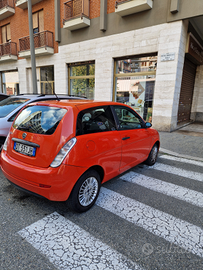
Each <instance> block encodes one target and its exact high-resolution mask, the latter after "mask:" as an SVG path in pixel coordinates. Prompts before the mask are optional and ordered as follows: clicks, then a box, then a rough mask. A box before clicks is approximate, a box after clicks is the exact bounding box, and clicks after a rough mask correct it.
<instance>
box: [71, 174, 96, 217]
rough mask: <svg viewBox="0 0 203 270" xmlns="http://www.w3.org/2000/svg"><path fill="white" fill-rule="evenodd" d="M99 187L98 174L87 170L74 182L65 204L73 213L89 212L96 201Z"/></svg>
mask: <svg viewBox="0 0 203 270" xmlns="http://www.w3.org/2000/svg"><path fill="white" fill-rule="evenodd" d="M100 187H101V179H100V175H99V174H98V172H96V171H95V170H89V171H87V172H85V173H84V174H83V175H82V176H81V177H80V178H79V179H78V181H77V182H76V184H75V186H74V188H73V190H72V192H71V194H70V196H69V198H68V200H67V204H68V207H69V208H71V210H73V211H75V212H79V213H80V212H85V211H87V210H89V209H90V208H91V207H92V206H93V205H94V203H95V202H96V200H97V197H98V195H99V191H100Z"/></svg>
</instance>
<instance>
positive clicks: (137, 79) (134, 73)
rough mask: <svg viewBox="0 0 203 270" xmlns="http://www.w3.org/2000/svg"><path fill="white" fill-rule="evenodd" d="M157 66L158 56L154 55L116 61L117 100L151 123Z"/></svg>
mask: <svg viewBox="0 0 203 270" xmlns="http://www.w3.org/2000/svg"><path fill="white" fill-rule="evenodd" d="M156 66H157V56H156V55H153V54H151V55H147V56H146V55H142V56H133V57H128V58H124V59H116V60H115V74H114V82H115V86H114V89H115V93H114V98H115V100H116V101H117V102H122V103H125V104H128V105H130V106H131V107H132V108H133V109H134V110H135V111H137V112H138V113H139V114H140V115H141V116H142V117H143V118H144V120H146V121H149V122H152V109H153V96H154V87H155V79H156Z"/></svg>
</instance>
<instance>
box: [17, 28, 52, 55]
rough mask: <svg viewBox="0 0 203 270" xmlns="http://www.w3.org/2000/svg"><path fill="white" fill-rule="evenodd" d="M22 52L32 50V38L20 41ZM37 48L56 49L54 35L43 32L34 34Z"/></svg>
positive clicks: (24, 38)
mask: <svg viewBox="0 0 203 270" xmlns="http://www.w3.org/2000/svg"><path fill="white" fill-rule="evenodd" d="M19 45H20V52H21V51H27V50H30V36H27V37H23V38H20V39H19ZM34 46H35V48H42V47H45V48H46V47H51V48H53V47H54V39H53V33H52V32H50V31H43V32H39V33H37V34H34Z"/></svg>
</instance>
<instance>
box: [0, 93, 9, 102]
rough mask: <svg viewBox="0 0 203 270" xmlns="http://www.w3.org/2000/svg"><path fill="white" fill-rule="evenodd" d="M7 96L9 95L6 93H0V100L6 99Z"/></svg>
mask: <svg viewBox="0 0 203 270" xmlns="http://www.w3.org/2000/svg"><path fill="white" fill-rule="evenodd" d="M7 97H9V96H8V95H6V94H3V93H0V101H1V100H3V99H6V98H7Z"/></svg>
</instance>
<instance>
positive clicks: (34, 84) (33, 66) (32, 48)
mask: <svg viewBox="0 0 203 270" xmlns="http://www.w3.org/2000/svg"><path fill="white" fill-rule="evenodd" d="M27 2H28V20H29V34H30V53H31V69H32V88H33V94H38V91H37V74H36V61H35V46H34V35H33V22H32V2H31V0H28V1H27Z"/></svg>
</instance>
